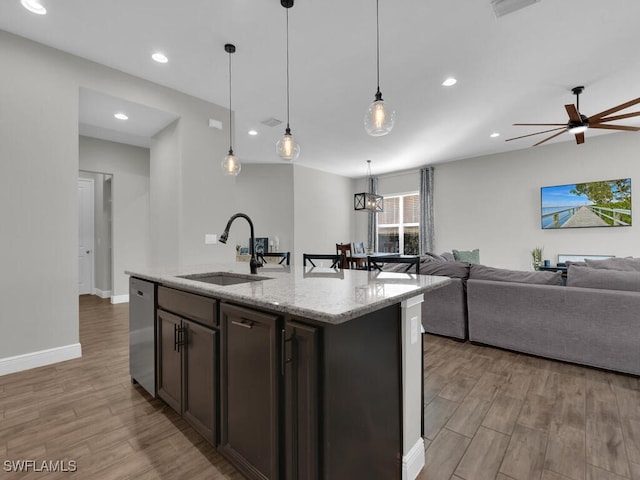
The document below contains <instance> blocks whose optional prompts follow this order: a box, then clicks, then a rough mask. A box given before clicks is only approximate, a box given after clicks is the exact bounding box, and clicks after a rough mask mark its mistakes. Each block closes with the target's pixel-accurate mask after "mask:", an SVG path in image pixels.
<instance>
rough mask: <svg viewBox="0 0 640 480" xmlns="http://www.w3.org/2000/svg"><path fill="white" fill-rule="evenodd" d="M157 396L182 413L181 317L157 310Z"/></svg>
mask: <svg viewBox="0 0 640 480" xmlns="http://www.w3.org/2000/svg"><path fill="white" fill-rule="evenodd" d="M157 323H158V328H157V332H158V340H157V342H158V350H157V355H158V360H157V366H158V372H157V376H158V397H160V398H161V399H162V400H164V401H165V402H166V403H167V404H168V405H169V406H170V407H171V408H173V409H174V410H175V411H176V412H178V413H182V358H181V357H182V354H181V353H180V345H179V336H180V327H181V319H180V317H177V316H175V315H172V314H171V313H167V312H165V311H163V310H158V314H157Z"/></svg>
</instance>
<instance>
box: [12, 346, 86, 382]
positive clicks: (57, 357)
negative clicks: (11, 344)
mask: <svg viewBox="0 0 640 480" xmlns="http://www.w3.org/2000/svg"><path fill="white" fill-rule="evenodd" d="M81 356H82V347H81V346H80V344H79V343H74V344H72V345H65V346H64V347H57V348H50V349H48V350H40V351H38V352H31V353H25V354H23V355H16V356H15V357H7V358H0V376H2V375H8V374H10V373H16V372H22V371H23V370H30V369H32V368H36V367H44V366H45V365H51V364H52V363H58V362H64V361H66V360H72V359H74V358H80V357H81Z"/></svg>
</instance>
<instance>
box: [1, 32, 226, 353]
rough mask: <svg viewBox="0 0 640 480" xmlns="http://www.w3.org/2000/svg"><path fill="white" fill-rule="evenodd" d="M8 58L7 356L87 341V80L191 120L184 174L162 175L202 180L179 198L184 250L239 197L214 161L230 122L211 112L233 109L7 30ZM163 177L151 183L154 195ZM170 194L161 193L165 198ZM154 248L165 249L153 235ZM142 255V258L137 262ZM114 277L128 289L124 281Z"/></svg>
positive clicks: (184, 134) (180, 135)
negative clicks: (80, 248) (81, 185)
mask: <svg viewBox="0 0 640 480" xmlns="http://www.w3.org/2000/svg"><path fill="white" fill-rule="evenodd" d="M0 62H1V64H2V75H0V104H1V105H2V108H0V158H2V161H1V162H0V190H1V191H2V192H3V195H4V198H7V199H11V201H10V202H8V201H5V202H1V203H0V217H1V218H2V221H3V228H2V229H1V233H0V241H1V246H2V248H0V252H1V253H0V264H1V265H2V270H3V272H2V278H1V280H0V282H1V283H0V295H1V298H0V322H2V323H1V324H0V326H1V329H2V335H0V359H2V358H6V357H11V356H15V355H20V354H27V353H32V352H36V351H40V350H45V349H50V348H55V347H63V346H68V345H75V344H77V343H78V296H77V281H78V265H77V264H78V260H77V243H78V239H77V236H78V218H77V216H78V212H77V178H78V170H79V161H78V96H79V89H80V87H81V86H82V87H86V88H90V89H93V90H96V91H99V92H103V93H106V94H108V95H112V96H116V97H121V98H125V99H127V100H129V101H133V102H137V103H141V104H144V105H148V106H150V107H153V108H157V109H160V110H163V111H167V112H173V113H175V114H177V115H178V116H179V118H180V120H179V123H181V124H182V125H183V126H184V128H183V129H181V130H179V131H178V132H177V135H176V136H174V138H173V141H174V145H173V146H172V149H173V151H174V152H175V154H176V157H175V158H174V160H175V161H176V162H178V165H179V172H178V173H179V174H178V176H174V177H172V178H165V179H162V180H159V182H164V184H175V183H176V182H177V183H178V186H177V187H175V189H176V190H177V191H178V192H179V194H180V195H182V194H183V192H184V190H185V188H183V187H182V182H184V181H190V182H193V184H194V185H193V188H194V189H197V190H198V191H199V193H196V192H193V191H190V192H187V193H186V194H185V195H184V196H185V197H186V198H180V197H179V198H178V199H177V201H178V204H179V207H180V208H181V214H182V218H181V219H180V221H173V219H171V220H172V226H173V228H174V229H177V230H178V231H179V232H182V233H181V234H180V235H181V238H180V244H179V246H178V247H179V248H178V251H179V255H180V256H181V257H185V258H186V259H187V260H191V259H193V258H192V255H191V254H190V253H188V252H190V251H191V249H193V251H194V252H199V253H202V250H203V249H204V248H203V247H204V242H203V237H201V236H200V235H198V236H197V237H196V236H195V235H194V232H195V231H197V229H198V228H199V227H197V226H196V224H202V225H203V227H202V228H203V229H204V225H211V224H215V225H219V224H221V223H222V222H223V221H225V220H226V217H227V213H228V212H226V211H221V212H218V211H216V210H214V211H213V212H212V211H211V208H212V206H219V205H221V204H222V203H223V201H224V199H225V198H230V197H231V198H233V195H234V191H233V184H231V183H229V182H227V180H226V178H223V176H222V174H221V172H220V170H219V161H216V162H211V161H210V159H211V158H218V157H219V156H221V155H223V154H224V153H225V152H226V149H227V145H226V143H227V142H226V140H227V138H228V130H227V128H228V125H226V124H225V125H224V128H223V129H222V130H215V129H211V128H209V126H208V119H209V118H210V117H213V118H218V119H224V118H227V116H228V115H227V113H226V112H227V111H226V110H225V109H224V108H222V107H218V106H216V105H213V104H211V103H207V102H204V101H202V100H199V99H196V98H193V97H189V96H188V95H184V94H181V93H178V92H176V91H173V90H171V89H168V88H164V87H160V86H158V85H156V84H153V83H151V82H147V81H144V80H141V79H138V78H135V77H132V76H130V75H126V74H124V73H122V72H118V71H116V70H112V69H109V68H107V67H104V66H101V65H98V64H95V63H92V62H89V61H86V60H83V59H80V58H78V57H74V56H72V55H68V54H65V53H62V52H60V51H57V50H55V49H52V48H48V47H44V46H42V45H39V44H37V43H34V42H31V41H28V40H25V39H23V38H20V37H17V36H15V35H11V34H9V33H7V32H4V31H0ZM214 164H215V165H214ZM207 179H208V180H207ZM114 185H115V184H114ZM203 185H206V187H207V189H206V190H205V191H203V189H202V186H203ZM155 186H157V184H155V185H154V183H152V184H151V185H150V194H153V193H154V192H153V189H154V187H155ZM162 194H163V193H162V192H157V193H156V197H159V196H161V195H162ZM184 212H189V214H188V215H184ZM159 215H162V212H160V213H158V212H155V214H152V216H151V217H150V221H153V219H154V218H158V216H159ZM114 234H115V235H117V233H116V232H115V231H114ZM152 240H153V239H152ZM201 244H202V245H201ZM114 247H115V248H116V249H117V248H118V246H117V245H114ZM150 248H151V249H152V251H156V252H157V251H158V248H157V247H154V245H153V241H152V242H151V245H150ZM123 263H128V261H127V260H126V259H125V261H124V262H123ZM138 264H139V263H138V259H135V260H134V261H132V263H131V266H132V267H135V266H136V265H138ZM123 267H124V268H128V267H129V265H123ZM119 268H120V270H122V267H119ZM121 278H122V277H121ZM115 283H116V289H117V290H118V291H122V287H121V282H118V281H116V282H115ZM116 293H117V292H116ZM9 322H10V324H11V328H8V324H9Z"/></svg>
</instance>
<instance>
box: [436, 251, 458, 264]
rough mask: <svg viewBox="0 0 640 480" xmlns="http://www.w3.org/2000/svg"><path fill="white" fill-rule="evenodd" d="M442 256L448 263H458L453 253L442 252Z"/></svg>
mask: <svg viewBox="0 0 640 480" xmlns="http://www.w3.org/2000/svg"><path fill="white" fill-rule="evenodd" d="M440 256H441V257H442V258H444V259H445V260H446V261H447V262H455V261H456V257H454V256H453V253H451V252H442V253H441V254H440Z"/></svg>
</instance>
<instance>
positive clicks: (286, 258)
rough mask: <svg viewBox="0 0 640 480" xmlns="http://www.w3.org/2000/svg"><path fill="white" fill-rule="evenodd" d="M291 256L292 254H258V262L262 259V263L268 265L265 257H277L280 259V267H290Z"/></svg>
mask: <svg viewBox="0 0 640 480" xmlns="http://www.w3.org/2000/svg"><path fill="white" fill-rule="evenodd" d="M290 256H291V253H290V252H265V253H259V254H258V260H260V258H262V263H267V261H266V260H265V258H264V257H276V258H280V261H279V262H278V265H287V266H289V258H290Z"/></svg>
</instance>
